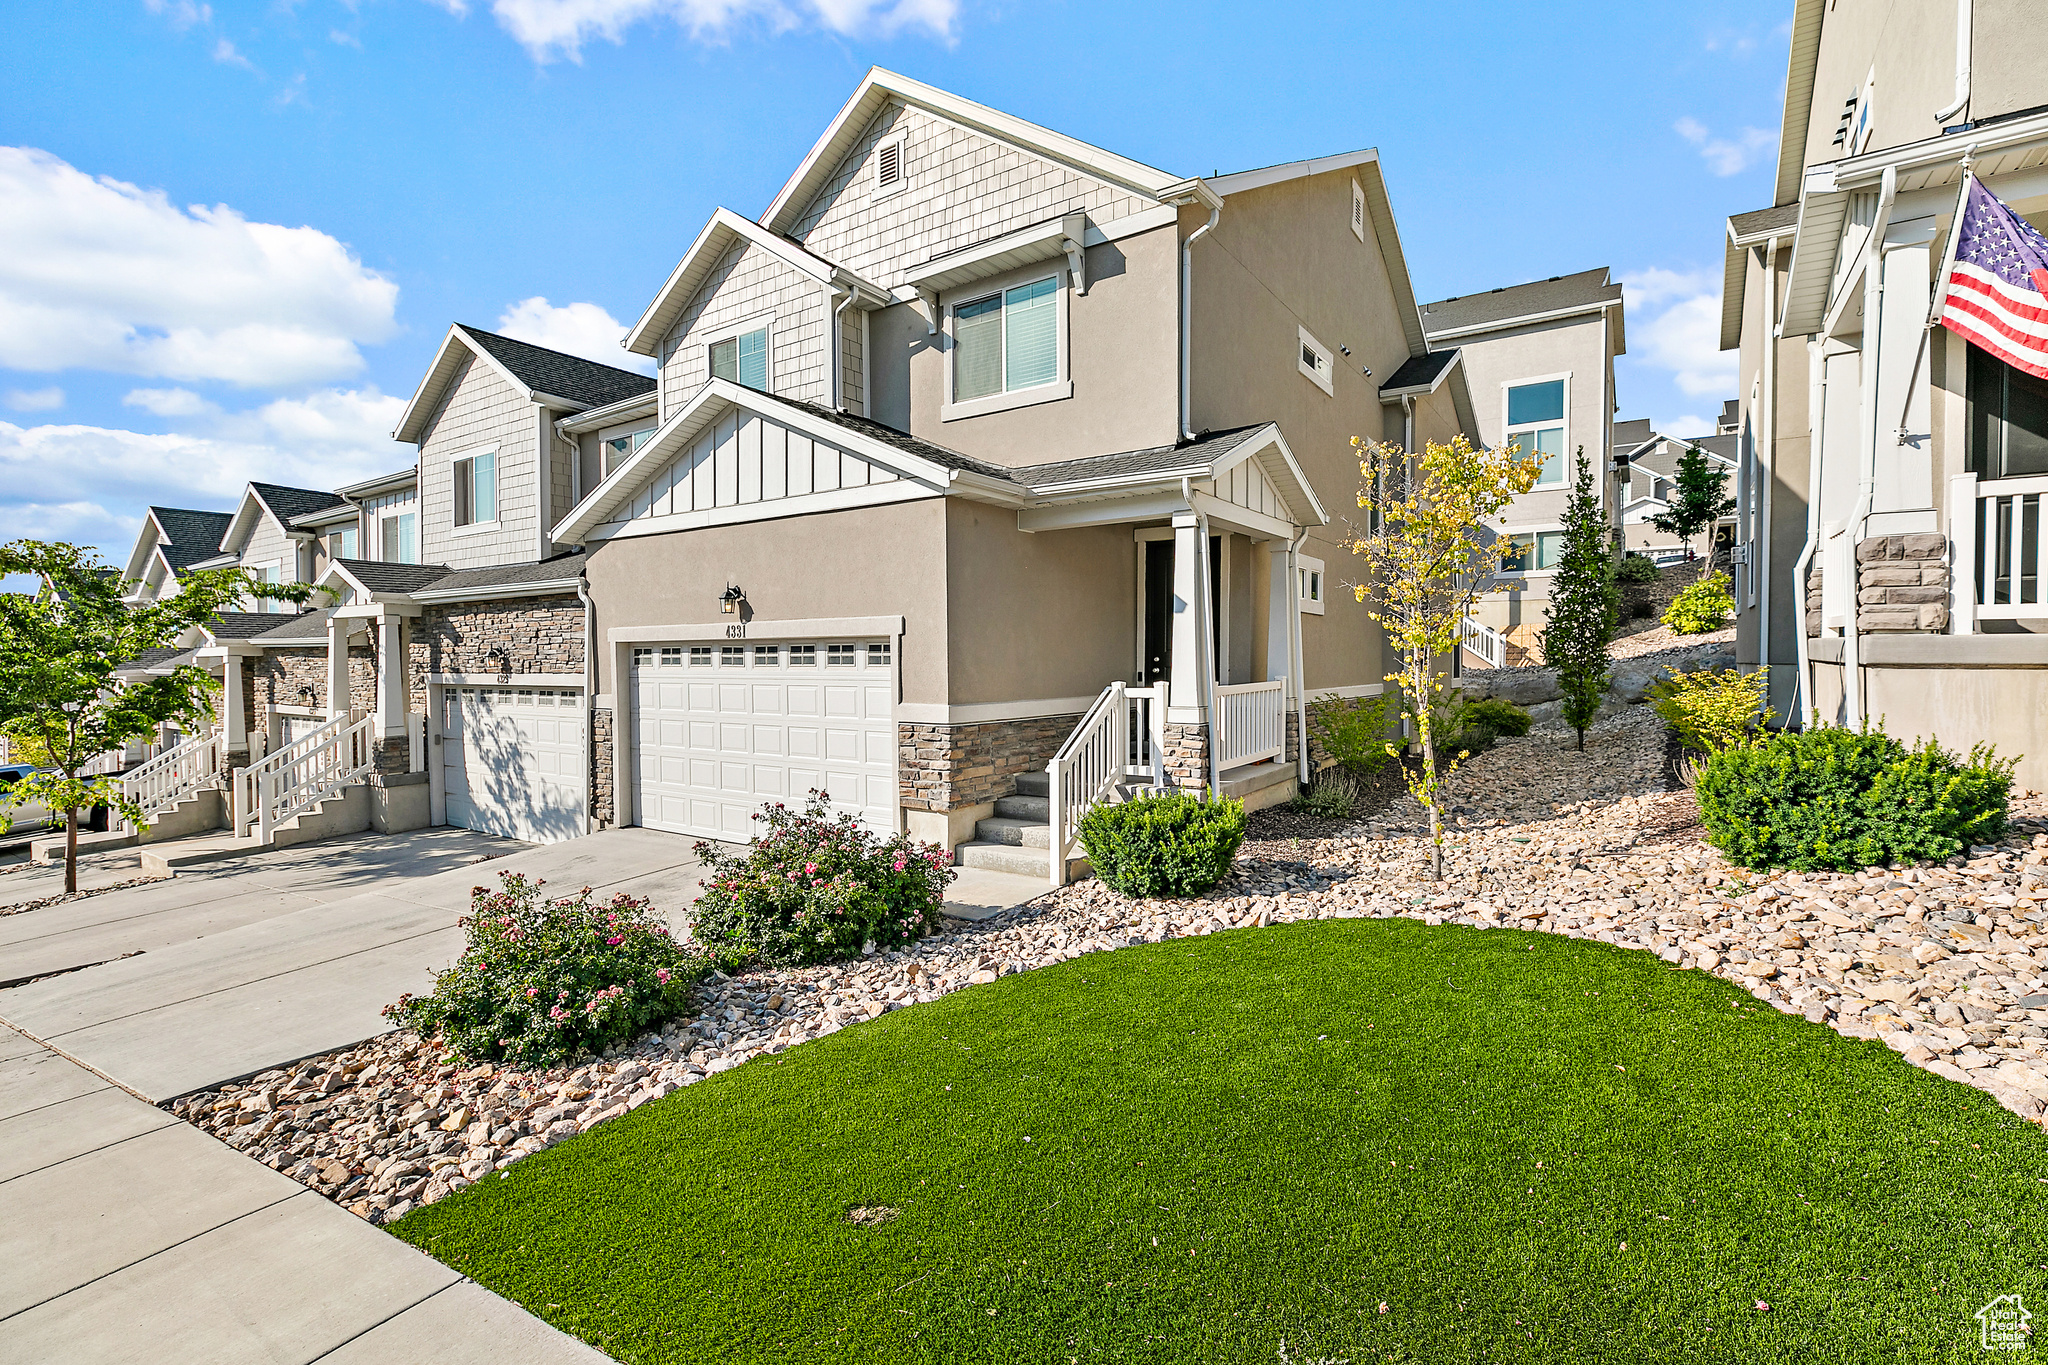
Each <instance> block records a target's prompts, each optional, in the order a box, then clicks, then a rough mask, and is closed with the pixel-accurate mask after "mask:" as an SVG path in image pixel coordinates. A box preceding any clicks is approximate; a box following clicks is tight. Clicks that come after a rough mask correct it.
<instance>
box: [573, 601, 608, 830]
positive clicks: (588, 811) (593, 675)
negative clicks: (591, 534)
mask: <svg viewBox="0 0 2048 1365" xmlns="http://www.w3.org/2000/svg"><path fill="white" fill-rule="evenodd" d="M576 596H577V597H578V598H579V599H581V601H582V603H583V766H584V773H583V784H584V786H583V789H584V792H585V793H586V794H585V796H584V798H583V832H584V833H585V834H595V833H596V832H597V655H596V654H595V653H593V652H592V649H591V643H592V641H594V640H596V639H597V603H596V602H595V601H593V600H591V596H590V582H589V580H588V579H586V578H585V577H584V576H583V575H582V574H577V575H576ZM614 742H616V740H615V741H614Z"/></svg>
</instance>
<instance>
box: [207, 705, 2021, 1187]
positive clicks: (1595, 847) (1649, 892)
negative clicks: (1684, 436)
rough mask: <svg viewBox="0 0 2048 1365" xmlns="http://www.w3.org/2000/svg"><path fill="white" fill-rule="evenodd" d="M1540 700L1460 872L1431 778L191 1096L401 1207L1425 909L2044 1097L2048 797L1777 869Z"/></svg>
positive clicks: (1654, 769) (288, 1165) (315, 1180)
mask: <svg viewBox="0 0 2048 1365" xmlns="http://www.w3.org/2000/svg"><path fill="white" fill-rule="evenodd" d="M1572 746H1573V736H1572V734H1571V732H1570V731H1569V730H1567V729H1565V728H1563V727H1562V726H1560V725H1557V724H1555V723H1550V724H1543V725H1538V726H1537V727H1536V728H1535V729H1533V730H1532V731H1531V732H1530V734H1529V735H1528V736H1526V737H1524V738H1521V739H1504V740H1502V741H1501V742H1500V743H1499V745H1498V746H1497V747H1495V748H1494V749H1492V750H1490V751H1488V752H1486V753H1484V754H1481V755H1479V756H1477V757H1475V758H1474V759H1473V760H1471V762H1470V763H1469V764H1468V765H1467V767H1466V769H1465V770H1464V771H1463V773H1462V774H1461V776H1460V778H1459V779H1458V782H1457V785H1456V787H1455V788H1454V790H1455V792H1456V793H1457V797H1456V805H1455V809H1454V811H1453V814H1452V818H1451V820H1450V822H1449V824H1450V833H1451V836H1452V837H1451V843H1450V845H1449V848H1448V850H1447V858H1446V866H1447V869H1448V872H1449V876H1448V879H1447V880H1446V881H1445V882H1442V883H1432V882H1430V881H1428V880H1427V878H1426V865H1427V863H1426V860H1427V845H1426V842H1425V841H1424V840H1423V839H1422V838H1420V837H1418V836H1419V834H1420V831H1421V829H1422V825H1423V820H1422V816H1423V812H1422V811H1421V810H1420V808H1419V807H1417V806H1416V805H1415V804H1414V802H1413V801H1412V800H1411V799H1410V798H1408V797H1406V796H1403V797H1401V798H1399V799H1398V800H1396V801H1395V802H1394V803H1393V804H1392V805H1390V806H1388V807H1387V808H1385V809H1384V810H1382V811H1380V812H1378V813H1377V814H1375V815H1373V816H1371V817H1370V818H1368V819H1362V820H1359V821H1356V822H1341V823H1340V822H1327V821H1320V820H1315V819H1312V818H1309V817H1305V816H1301V815H1297V814H1290V813H1287V812H1284V811H1278V810H1276V811H1272V812H1261V813H1259V814H1258V815H1256V816H1254V817H1253V820H1252V827H1251V837H1250V838H1249V839H1248V840H1247V842H1246V844H1245V846H1244V849H1243V851H1242V853H1241V854H1240V857H1239V863H1238V869H1237V871H1236V873H1235V874H1234V875H1233V876H1232V877H1231V878H1230V879H1228V880H1227V881H1225V882H1224V883H1223V884H1222V885H1220V886H1218V887H1216V888H1215V889H1214V890H1213V891H1211V892H1210V893H1209V894H1208V895H1206V896H1203V897H1201V898H1198V899H1192V900H1187V901H1127V900H1125V899H1124V898H1122V897H1120V896H1118V895H1117V894H1116V893H1114V892H1112V891H1110V890H1109V889H1108V888H1106V887H1104V886H1102V885H1101V884H1100V883H1097V882H1094V881H1085V882H1082V883H1079V884H1077V885H1075V886H1071V887H1067V888H1065V889H1063V890H1061V891H1058V892H1054V893H1049V894H1047V895H1045V896H1041V897H1039V898H1038V899H1037V900H1035V901H1032V902H1031V903H1029V904H1027V905H1025V906H1021V907H1019V908H1017V909H1015V910H1012V911H1009V912H1006V913H1005V914H1003V915H1001V916H998V917H997V918H995V919H991V920H987V921H983V922H980V923H975V924H965V925H957V927H951V928H949V930H948V931H947V932H945V933H943V934H939V935H936V936H933V937H931V938H928V939H925V940H923V941H922V942H920V943H919V944H917V945H916V946H915V948H914V949H913V950H911V951H907V952H900V953H877V954H874V955H872V956H869V957H867V958H864V959H863V960H861V961H858V962H854V963H847V964H840V965H838V966H835V967H823V968H808V969H803V970H792V971H762V972H753V973H748V974H746V975H744V976H741V977H738V978H725V977H716V978H714V979H713V980H712V981H710V982H709V983H708V984H707V987H706V988H705V989H704V990H703V992H702V993H701V999H700V1009H699V1011H698V1013H697V1015H696V1016H695V1017H694V1018H692V1019H690V1020H688V1021H684V1022H679V1023H678V1024H676V1025H675V1026H672V1027H671V1028H669V1029H668V1030H666V1031H665V1032H663V1033H661V1034H653V1033H650V1034H647V1035H644V1036H643V1037H642V1038H641V1039H640V1040H639V1041H638V1042H637V1043H636V1044H634V1045H632V1046H630V1047H627V1048H624V1049H620V1050H617V1051H616V1052H615V1053H614V1055H611V1056H608V1057H605V1058H600V1059H593V1060H589V1061H586V1062H585V1063H584V1064H582V1065H580V1066H577V1067H575V1068H564V1069H557V1070H554V1071H549V1072H545V1073H519V1072H514V1071H511V1070H508V1069H506V1068H502V1067H493V1066H475V1067H464V1066H459V1065H455V1064H451V1063H446V1062H444V1061H442V1060H441V1058H440V1055H439V1053H438V1052H437V1051H436V1050H435V1049H432V1048H429V1047H425V1046H423V1045H422V1044H421V1043H420V1042H419V1040H417V1039H415V1038H413V1037H412V1036H411V1035H409V1034H404V1033H396V1034H390V1035H386V1036H385V1037H383V1038H381V1039H378V1040H375V1041H372V1042H369V1043H366V1044H364V1045H362V1046H360V1047H357V1048H354V1049H351V1050H348V1051H345V1052H341V1053H336V1054H330V1055H328V1056H325V1057H320V1058H314V1059H311V1060H309V1061H306V1062H302V1063H300V1064H298V1065H296V1066H293V1067H290V1068H285V1069H280V1070H277V1071H272V1072H267V1073H265V1074H264V1075H262V1076H258V1077H256V1078H254V1079H253V1080H251V1081H249V1082H246V1083H244V1084H240V1085H233V1086H228V1087H224V1088H222V1089H220V1090H217V1091H211V1092H207V1093H204V1094H200V1095H194V1096H190V1097H187V1098H185V1099H182V1100H179V1101H176V1102H174V1103H173V1105H172V1106H171V1107H172V1109H173V1111H174V1112H175V1113H177V1114H179V1115H181V1116H182V1117H184V1118H186V1119H188V1120H190V1121H192V1122H194V1123H196V1124H199V1125H200V1126H202V1127H204V1128H206V1129H208V1130H209V1131H212V1132H214V1133H216V1134H218V1135H219V1136H221V1137H222V1138H223V1140H225V1141H227V1142H229V1143H230V1144H232V1145H234V1146H237V1147H239V1148H241V1149H243V1150H246V1151H248V1152H249V1153H250V1154H251V1155H253V1156H256V1157H258V1158H259V1159H261V1160H263V1161H264V1162H265V1163H266V1164H268V1165H271V1166H273V1167H275V1168H276V1169H279V1170H281V1171H284V1172H286V1173H287V1174H290V1175H291V1176H292V1177H293V1178H295V1179H297V1180H299V1181H301V1182H302V1183H304V1184H306V1185H308V1186H310V1187H311V1188H314V1189H317V1190H319V1191H320V1192H322V1193H323V1194H326V1195H328V1196H330V1197H333V1198H336V1199H337V1200H339V1201H340V1202H341V1203H343V1204H344V1205H346V1206H347V1207H349V1208H350V1209H351V1210H352V1211H354V1212H356V1213H357V1214H359V1215H361V1216H363V1217H366V1218H370V1219H372V1220H374V1221H379V1222H384V1221H390V1220H392V1219H395V1218H397V1217H400V1216H402V1215H403V1214H404V1213H406V1212H408V1211H410V1210H411V1209H412V1208H414V1207H417V1206H419V1205H421V1204H425V1203H432V1202H435V1201H436V1200H438V1199H440V1198H441V1197H443V1196H444V1195H445V1194H447V1193H448V1192H449V1191H451V1190H455V1189H460V1188H462V1187H463V1186H464V1185H466V1184H468V1183H471V1182H474V1181H476V1180H477V1179H479V1178H480V1177H482V1176H483V1175H485V1174H487V1173H489V1172H491V1171H493V1170H502V1169H504V1168H506V1167H507V1166H509V1165H510V1164H512V1163H513V1162H515V1161H518V1160H519V1159H521V1158H522V1157H524V1156H526V1155H528V1154H530V1153H532V1152H536V1151H539V1150H542V1149H544V1148H546V1147H548V1146H550V1145H552V1144H554V1143H556V1142H559V1141H561V1140H562V1139H563V1138H566V1137H569V1136H573V1135H574V1134H576V1133H579V1132H584V1131H587V1130H589V1129H590V1128H592V1127H595V1126H596V1125H598V1124H600V1123H603V1122H605V1121H607V1120H609V1119H612V1118H616V1117H617V1116H619V1115H621V1114H624V1113H626V1112H628V1111H629V1110H631V1109H634V1108H637V1107H638V1106H640V1105H642V1104H645V1103H647V1102H648V1101H649V1100H652V1099H655V1098H657V1097H659V1096H662V1095H665V1094H667V1093H669V1092H671V1091H673V1090H675V1089H678V1088H680V1087H682V1086H687V1085H690V1084H693V1083H695V1082H697V1081H699V1080H701V1079H703V1078H704V1077H705V1076H707V1075H714V1074H717V1073H719V1072H721V1071H725V1070H729V1069H731V1068H732V1067H735V1066H738V1065H741V1064H742V1063H744V1062H746V1061H748V1060H750V1059H753V1058H756V1057H760V1056H763V1055H771V1054H777V1053H781V1052H783V1051H785V1050H786V1049H788V1048H791V1047H794V1046H796V1045H798V1044H801V1043H803V1042H805V1041H807V1040H809V1039H813V1038H818V1037H822V1036H825V1035H827V1034H831V1033H833V1032H836V1031H837V1030H839V1029H841V1028H844V1027H846V1026H847V1025H849V1024H854V1023H859V1022H862V1021H865V1020H868V1019H873V1018H877V1017H879V1016H881V1015H883V1014H885V1013H887V1012H890V1011H893V1010H899V1009H902V1008H904V1007H906V1006H908V1005H912V1004H916V1003H919V1002H923V1001H931V1000H935V999H938V998H939V997H941V996H943V995H946V994H948V993H950V992H953V991H957V990H960V989H962V988H963V987H967V986H972V985H977V984H981V983H984V982H989V981H993V980H995V979H996V978H998V977H1000V976H1007V975H1011V974H1014V973H1017V972H1022V971H1026V970H1029V969H1031V968H1035V967H1041V966H1045V965H1048V964H1051V963H1056V962H1060V961H1064V960H1068V959H1071V958H1076V957H1079V956H1081V955H1083V954H1085V953H1093V952H1101V951H1104V950H1109V949H1116V948H1123V947H1126V946H1128V945H1132V944H1137V943H1147V942H1159V941H1162V940H1166V939H1173V938H1186V937H1190V936H1198V935H1206V934H1211V933H1214V932H1216V931H1218V930H1222V929H1228V928H1241V927H1247V926H1265V925H1270V924H1275V923H1285V922H1290V921H1299V920H1309V919H1326V918H1338V919H1351V918H1360V917H1380V918H1386V917H1396V916H1399V917H1410V918H1416V919H1420V920H1423V921H1424V922H1425V923H1427V924H1441V923H1458V924H1464V925H1471V926H1479V927H1496V926H1514V927H1519V928H1524V929H1534V930H1542V931H1545V932H1548V933H1552V934H1558V935H1563V936H1567V937H1572V938H1584V939H1597V940H1599V941H1601V942H1604V943H1610V944H1614V945H1618V946H1620V947H1624V948H1633V949H1640V950H1642V951H1644V952H1646V953H1653V954H1655V955H1657V956H1658V957H1660V958H1662V959H1663V960H1664V961H1665V962H1667V963H1671V964H1674V965H1680V966H1686V967H1692V968H1697V969H1699V970H1702V971H1707V972H1712V973H1713V974H1715V975H1717V976H1720V977H1722V978H1724V979H1726V980H1728V981H1731V982H1734V983H1736V984H1737V985H1739V986H1741V987H1743V988H1744V989H1745V990H1747V991H1748V992H1749V993H1750V994H1751V995H1752V996H1754V997H1755V998H1756V999H1757V1000H1760V1001H1763V1002H1765V1003H1767V1004H1769V1005H1771V1006H1773V1007H1775V1008H1776V1009H1778V1010H1780V1011H1783V1012H1785V1013H1789V1014H1802V1015H1804V1016H1805V1017H1806V1018H1807V1019H1809V1020H1812V1021H1814V1022H1825V1023H1827V1024H1829V1025H1831V1026H1832V1027H1834V1028H1835V1029H1836V1030H1837V1031H1839V1032H1841V1033H1843V1034H1846V1035H1848V1036H1850V1037H1857V1038H1867V1037H1871V1036H1877V1037H1881V1038H1883V1039H1884V1041H1885V1042H1886V1043H1887V1044H1889V1045H1890V1046H1891V1047H1892V1048H1894V1049H1895V1050H1896V1051H1898V1052H1900V1053H1902V1054H1903V1055H1904V1057H1905V1059H1906V1060H1907V1061H1909V1062H1911V1063H1913V1064H1914V1065H1916V1066H1920V1067H1923V1068H1925V1069H1927V1070H1929V1071H1932V1072H1935V1073H1937V1074H1939V1075H1941V1076H1944V1077H1946V1078H1948V1079H1949V1080H1951V1081H1955V1082H1959V1083H1962V1084H1967V1085H1971V1086H1975V1087H1977V1088H1979V1089H1982V1090H1986V1091H1988V1092H1990V1093H1991V1094H1992V1095H1993V1096H1995V1097H1996V1098H1997V1099H1998V1100H1999V1102H2000V1103H2001V1104H2003V1105H2004V1106H2005V1107H2006V1108H2007V1109H2009V1110H2011V1111H2013V1112H2014V1113H2016V1114H2019V1115H2022V1116H2024V1117H2026V1118H2028V1119H2031V1120H2037V1121H2038V1120H2040V1119H2041V1118H2042V1115H2043V1112H2044V1102H2048V1028H2044V1025H2048V924H2044V920H2048V804H2044V803H2043V801H2042V799H2041V797H2040V796H2039V795H2038V794H2033V793H2029V794H2024V795H2019V796H2017V798H2016V800H2015V803H2014V811H2013V814H2014V819H2013V824H2012V828H2011V830H2010V832H2009V833H2008V836H2007V837H2006V839H2005V840H2004V842H2002V843H2001V844H1999V845H1998V846H1997V847H1995V848H1978V849H1974V850H1972V851H1971V856H1969V857H1968V858H1958V859H1952V860H1951V861H1950V862H1949V863H1948V864H1947V865H1945V866H1935V867H1921V868H1912V869H1903V870H1897V871H1890V870H1883V869H1871V870H1869V871H1867V872H1865V873H1863V874H1861V875H1847V874H1808V875H1801V874H1798V873H1780V874H1771V875H1762V874H1755V873H1750V872H1747V871H1745V870H1743V869H1740V868H1734V867H1731V866H1730V865H1728V864H1727V863H1726V862H1725V861H1724V860H1723V859H1722V858H1721V857H1720V855H1719V854H1718V853H1716V852H1714V851H1713V850H1712V849H1711V848H1709V847H1707V846H1706V845H1705V844H1704V843H1703V842H1702V838H1701V833H1702V832H1701V830H1700V828H1699V826H1698V823H1697V814H1696V811H1695V809H1694V807H1693V805H1692V799H1691V796H1690V794H1688V793H1686V792H1683V791H1676V792H1673V791H1664V790H1661V772H1662V767H1663V753H1664V747H1663V746H1664V730H1663V727H1662V725H1661V724H1660V723H1659V722H1658V721H1657V719H1656V718H1655V717H1654V716H1653V715H1651V714H1649V712H1648V711H1647V709H1646V708H1644V707H1641V706H1630V707H1624V708H1620V710H1619V713H1618V714H1615V715H1612V716H1610V717H1608V718H1607V719H1603V720H1601V721H1599V722H1597V723H1596V724H1595V726H1594V728H1593V729H1592V730H1591V731H1590V732H1589V733H1588V736H1587V742H1586V750H1585V752H1584V753H1579V752H1576V751H1575V750H1574V749H1573V747H1572Z"/></svg>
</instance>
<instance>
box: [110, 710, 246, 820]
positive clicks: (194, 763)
mask: <svg viewBox="0 0 2048 1365" xmlns="http://www.w3.org/2000/svg"><path fill="white" fill-rule="evenodd" d="M221 739H222V735H221V733H220V732H219V731H215V732H213V733H211V734H206V735H201V736H199V737H198V738H197V739H188V740H186V741H185V742H184V743H183V744H180V745H178V746H177V747H176V748H172V749H166V750H165V751H164V752H162V753H160V754H158V755H157V756H156V757H155V758H152V759H150V760H149V761H148V762H147V763H143V764H141V765H139V766H137V767H135V768H134V769H132V770H130V772H129V773H128V775H127V776H125V777H123V778H122V779H121V791H122V794H123V795H125V796H126V797H127V798H128V799H129V800H130V801H133V802H134V803H135V804H136V805H138V806H140V807H142V815H143V822H144V823H145V824H147V823H149V822H150V821H151V820H153V819H154V818H155V817H156V816H159V815H161V814H163V813H164V812H165V811H167V810H169V809H170V808H171V807H172V806H175V805H177V804H178V803H179V802H180V801H182V800H184V799H185V798H186V797H187V796H190V795H191V794H192V793H193V792H196V791H198V790H200V789H201V788H203V787H208V786H212V785H213V784H214V783H216V782H217V781H218V780H219V778H220V773H221Z"/></svg>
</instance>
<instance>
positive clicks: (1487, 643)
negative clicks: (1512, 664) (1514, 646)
mask: <svg viewBox="0 0 2048 1365" xmlns="http://www.w3.org/2000/svg"><path fill="white" fill-rule="evenodd" d="M1458 643H1459V644H1461V645H1463V646H1464V649H1465V652H1466V653H1467V654H1470V655H1471V656H1472V657H1473V658H1475V659H1477V660H1479V661H1480V662H1481V663H1483V664H1485V665H1486V666H1487V667H1488V668H1504V667H1506V666H1507V661H1508V637H1507V636H1505V635H1503V634H1501V633H1500V632H1499V631H1497V630H1495V629H1494V628H1493V627H1492V626H1489V625H1486V624H1485V623H1484V622H1481V621H1475V620H1473V619H1472V618H1471V617H1469V616H1467V617H1466V618H1465V619H1464V620H1463V621H1462V622H1460V623H1459V626H1458Z"/></svg>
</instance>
